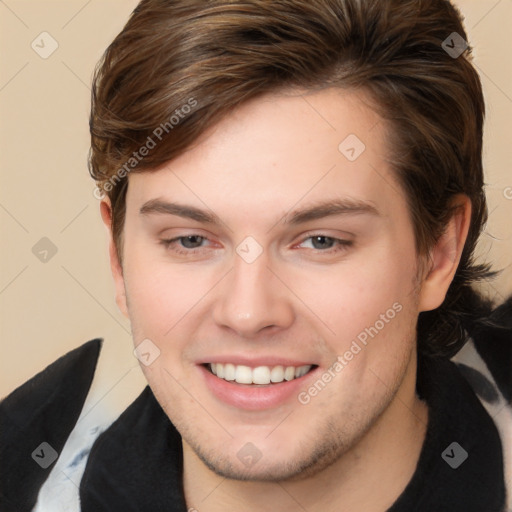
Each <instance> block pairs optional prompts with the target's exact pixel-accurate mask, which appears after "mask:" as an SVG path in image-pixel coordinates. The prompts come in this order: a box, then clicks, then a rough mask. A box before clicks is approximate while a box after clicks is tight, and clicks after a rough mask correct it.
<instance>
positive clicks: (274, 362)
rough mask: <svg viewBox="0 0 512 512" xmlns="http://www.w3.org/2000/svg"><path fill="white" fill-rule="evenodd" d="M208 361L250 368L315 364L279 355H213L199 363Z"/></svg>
mask: <svg viewBox="0 0 512 512" xmlns="http://www.w3.org/2000/svg"><path fill="white" fill-rule="evenodd" d="M208 363H222V364H226V363H227V364H229V363H230V364H233V365H235V366H249V367H250V368H257V367H258V366H269V367H270V368H272V367H273V366H285V367H286V366H296V367H297V366H305V365H312V366H315V365H316V363H314V362H313V361H311V360H307V359H291V358H285V357H277V356H261V357H244V356H233V355H231V356H229V355H225V356H211V357H210V358H204V359H202V360H201V361H199V362H198V364H208Z"/></svg>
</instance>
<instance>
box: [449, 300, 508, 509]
mask: <svg viewBox="0 0 512 512" xmlns="http://www.w3.org/2000/svg"><path fill="white" fill-rule="evenodd" d="M468 335H469V339H468V341H467V343H466V344H465V345H464V347H463V348H462V349H461V350H460V351H459V352H458V353H457V354H456V355H455V356H454V357H453V358H452V361H453V362H454V363H456V365H457V367H458V369H459V371H460V373H461V374H462V375H463V376H464V378H465V379H466V381H467V382H468V383H469V384H470V386H471V387H472V388H473V391H474V392H475V394H476V395H477V397H478V398H479V400H480V402H481V403H482V405H483V406H484V407H485V409H486V411H487V413H488V414H489V416H490V417H491V418H492V420H493V422H494V424H495V425H496V428H497V430H498V432H499V435H500V439H501V444H502V450H503V460H504V470H505V475H504V476H505V483H506V487H507V490H508V500H509V503H508V507H509V508H510V509H512V297H510V298H509V299H508V300H506V301H505V302H504V303H503V304H501V305H500V306H499V307H498V308H496V309H495V310H494V311H493V312H492V314H491V315H490V316H489V318H488V322H486V323H485V324H482V325H480V326H479V327H478V328H475V329H474V330H473V331H471V332H469V333H468ZM507 510H508V509H507Z"/></svg>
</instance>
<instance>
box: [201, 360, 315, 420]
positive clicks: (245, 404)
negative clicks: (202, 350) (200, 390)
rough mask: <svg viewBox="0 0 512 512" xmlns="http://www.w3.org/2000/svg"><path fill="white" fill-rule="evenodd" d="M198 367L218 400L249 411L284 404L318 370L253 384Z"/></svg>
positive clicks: (295, 394)
mask: <svg viewBox="0 0 512 512" xmlns="http://www.w3.org/2000/svg"><path fill="white" fill-rule="evenodd" d="M198 368H199V370H200V371H201V372H202V374H203V378H204V379H205V382H206V386H207V387H208V389H209V390H210V391H211V392H212V393H213V394H214V395H215V396H216V397H217V398H218V399H219V400H221V401H222V402H224V403H226V404H229V405H232V406H234V407H236V408H238V409H246V410H250V411H258V410H264V409H272V408H273V407H277V406H279V405H282V404H284V403H285V402H286V401H288V400H289V399H290V398H291V397H293V398H296V397H297V396H298V394H299V393H300V391H301V390H303V389H305V381H306V379H309V378H310V377H311V376H312V375H313V374H314V373H315V372H316V371H317V370H318V367H317V368H315V369H314V370H312V371H310V372H309V373H306V375H303V376H302V377H299V378H298V379H293V380H290V381H284V382H280V383H279V384H269V385H267V386H255V385H246V384H237V383H236V382H234V381H227V380H224V379H219V377H217V376H215V375H214V374H213V373H211V372H210V371H208V370H207V369H206V368H205V367H204V366H202V365H199V366H198Z"/></svg>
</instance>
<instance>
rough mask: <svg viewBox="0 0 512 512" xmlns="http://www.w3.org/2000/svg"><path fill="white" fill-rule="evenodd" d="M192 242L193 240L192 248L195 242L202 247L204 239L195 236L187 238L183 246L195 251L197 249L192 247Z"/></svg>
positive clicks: (184, 239)
mask: <svg viewBox="0 0 512 512" xmlns="http://www.w3.org/2000/svg"><path fill="white" fill-rule="evenodd" d="M191 240H192V243H191V245H192V246H194V240H195V241H196V243H197V242H198V243H199V245H201V241H202V237H200V236H196V235H193V236H187V237H185V238H183V240H182V242H184V243H183V245H184V246H185V247H187V249H194V248H195V246H194V247H191V246H190V243H189V242H190V241H191Z"/></svg>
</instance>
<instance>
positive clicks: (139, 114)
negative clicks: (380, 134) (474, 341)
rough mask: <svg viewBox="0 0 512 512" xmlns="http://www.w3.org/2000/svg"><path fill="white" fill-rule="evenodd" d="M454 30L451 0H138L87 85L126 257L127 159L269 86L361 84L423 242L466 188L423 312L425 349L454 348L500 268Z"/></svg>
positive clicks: (180, 138)
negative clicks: (455, 257) (489, 261)
mask: <svg viewBox="0 0 512 512" xmlns="http://www.w3.org/2000/svg"><path fill="white" fill-rule="evenodd" d="M454 32H456V33H457V34H458V35H459V36H460V38H463V40H467V36H466V33H465V31H464V28H463V25H462V18H461V15H460V13H459V11H458V10H456V8H455V7H454V6H452V4H451V3H450V2H449V1H446V0H382V1H372V2H369V1H366V0H315V1H311V0H276V1H269V0H208V1H205V0H142V1H141V2H140V4H139V5H138V6H137V8H136V9H135V10H134V12H133V13H132V15H131V17H130V19H129V21H128V22H127V24H126V26H125V27H124V29H123V30H122V31H121V33H120V34H119V35H118V36H117V37H116V38H115V40H114V41H113V42H112V44H111V45H110V46H109V48H108V49H107V50H106V52H105V54H104V56H103V58H102V60H101V61H100V62H99V63H98V66H97V68H96V71H95V76H94V80H93V89H92V108H91V117H90V130H91V139H92V142H91V153H90V162H89V169H90V173H91V175H92V176H93V177H94V178H95V179H96V180H97V184H98V187H99V188H100V190H102V191H105V192H106V193H107V195H108V197H109V198H110V200H111V204H112V215H113V227H112V228H113V236H114V240H115V242H116V248H117V251H118V256H119V260H120V261H122V230H123V222H124V215H125V197H126V190H127V186H128V185H127V184H128V180H127V178H126V176H127V174H128V173H129V172H142V171H151V170H152V169H155V168H156V167H158V166H159V165H161V164H164V163H165V162H167V161H169V160H171V159H173V158H175V157H176V156H178V155H180V154H181V153H182V152H183V151H184V150H185V149H187V148H188V147H190V146H191V144H193V143H194V141H196V140H197V138H198V137H199V136H200V135H201V134H203V133H204V132H205V131H206V130H207V129H208V128H210V127H211V126H213V125H214V124H216V123H217V122H219V120H221V119H222V118H223V117H224V116H226V115H227V114H229V113H230V112H232V110H233V109H234V108H235V107H237V106H239V105H240V104H242V103H244V102H246V101H247V100H249V99H252V98H255V97H257V96H260V95H263V94H265V93H269V92H275V91H276V90H277V89H282V88H287V87H302V88H307V89H315V88H323V87H332V86H335V87H342V88H356V89H360V90H364V91H366V92H368V93H369V97H370V98H372V99H373V100H374V102H375V107H376V109H377V111H378V113H379V114H380V115H381V116H383V117H384V118H385V119H387V120H388V122H389V126H390V127H391V130H390V133H389V134H388V136H389V147H390V149H391V152H390V153H391V158H390V161H391V164H392V166H393V169H394V170H395V172H396V175H397V178H398V180H399V182H400V183H401V185H402V187H403V189H404V191H405V194H406V197H407V199H408V202H409V208H410V212H411V218H412V222H413V225H414V229H415V234H416V244H417V251H418V253H419V254H421V255H426V254H428V251H429V249H430V248H431V247H432V246H433V244H434V242H435V241H436V240H437V239H438V238H439V236H440V235H441V234H442V232H443V229H444V226H445V225H446V223H447V221H448V220H449V218H450V216H451V215H452V214H453V208H452V206H451V200H452V199H453V197H454V195H455V194H458V193H464V194H466V195H467V196H469V198H470V199H471V203H472V219H471V226H470V230H469V235H468V238H467V241H466V244H465V247H464V250H463V253H462V259H461V262H460V265H459V268H458V270H457V273H456V275H455V278H454V280H453V282H452V284H451V286H450V289H449V290H448V293H447V296H446V299H445V301H444V302H443V304H442V305H441V306H440V307H439V308H437V309H436V310H434V311H430V312H425V313H421V314H420V317H419V320H418V345H419V349H420V351H421V352H424V353H430V354H437V355H444V356H451V355H453V354H454V353H456V352H457V350H458V349H459V348H460V347H461V346H462V345H463V343H464V341H465V339H466V334H465V332H464V331H465V328H466V327H467V325H468V322H470V321H472V320H471V319H474V318H477V319H478V316H479V314H482V315H483V314H484V311H487V309H486V308H487V306H488V304H486V303H485V301H484V300H483V299H482V298H481V297H480V296H479V295H478V294H477V293H476V291H474V289H473V288H472V286H471V285H472V283H473V282H475V281H478V280H480V279H483V278H484V277H488V276H490V275H492V273H491V272H490V270H489V267H488V266H487V265H475V264H474V261H473V259H472V258H473V256H472V255H473V252H474V249H475V245H476V242H477V239H478V237H479V234H480V233H481V231H482V229H483V226H484V224H485V222H486V219H487V206H486V200H485V195H484V190H483V185H484V183H483V171H482V155H481V153H482V125H483V118H484V99H483V95H482V88H481V83H480V79H479V77H478V74H477V73H476V71H475V69H474V67H473V66H472V64H471V61H470V53H471V47H469V46H468V48H467V49H466V51H465V53H464V54H462V55H460V56H459V57H458V58H455V57H454V56H453V55H449V54H448V52H447V51H445V49H444V48H443V44H442V43H443V41H445V40H448V41H450V42H451V45H452V46H453V44H454V43H453V39H452V40H450V39H449V37H451V35H452V34H453V33H454ZM460 38H459V41H460V40H461V39H460ZM157 135H158V136H157ZM157 139H158V140H157ZM150 140H151V141H152V142H153V143H155V144H152V143H151V142H150ZM144 147H145V148H146V150H143V149H142V148H144ZM142 153H143V154H142Z"/></svg>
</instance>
